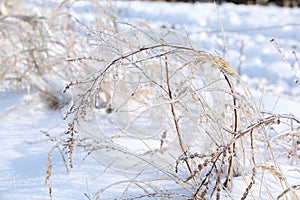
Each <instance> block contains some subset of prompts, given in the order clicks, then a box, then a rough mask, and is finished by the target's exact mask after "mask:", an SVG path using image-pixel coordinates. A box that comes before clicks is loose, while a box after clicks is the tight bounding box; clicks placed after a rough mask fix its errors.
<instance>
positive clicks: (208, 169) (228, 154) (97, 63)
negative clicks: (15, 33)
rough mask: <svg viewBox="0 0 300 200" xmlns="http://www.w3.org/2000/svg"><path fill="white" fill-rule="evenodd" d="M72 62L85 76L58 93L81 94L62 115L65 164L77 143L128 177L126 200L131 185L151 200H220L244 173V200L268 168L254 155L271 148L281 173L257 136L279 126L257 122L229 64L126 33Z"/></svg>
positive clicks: (174, 38) (150, 35)
mask: <svg viewBox="0 0 300 200" xmlns="http://www.w3.org/2000/svg"><path fill="white" fill-rule="evenodd" d="M70 61H74V62H75V61H78V62H82V63H85V64H86V65H87V66H89V69H90V70H91V72H90V74H89V75H88V76H87V77H86V78H84V79H80V80H79V79H77V80H75V81H73V82H70V83H69V84H68V85H67V86H66V87H65V91H66V90H68V89H69V88H70V87H72V88H77V89H76V91H77V92H78V93H77V96H78V98H76V99H74V102H73V104H72V105H71V107H70V109H69V111H68V112H67V115H66V117H67V116H71V122H70V123H69V129H68V130H67V132H66V134H67V135H69V139H68V140H67V143H66V147H67V148H68V152H69V158H70V160H69V161H70V164H72V155H73V152H74V148H75V145H77V144H79V145H80V146H82V147H83V148H85V150H87V151H88V152H89V154H92V155H93V157H95V158H96V159H97V160H99V162H100V163H102V164H103V165H104V166H106V167H107V168H110V169H114V170H116V171H118V172H121V173H122V174H124V175H125V177H127V178H128V181H127V186H124V188H125V189H124V193H123V196H126V195H127V196H128V197H132V195H133V193H132V191H131V190H130V188H131V187H130V186H131V185H135V186H137V185H138V187H139V188H140V189H141V191H142V192H141V193H144V195H146V196H147V195H148V196H149V197H150V196H154V194H155V196H156V197H171V196H174V197H175V196H177V197H178V196H186V197H193V198H196V199H203V198H212V197H216V198H220V196H221V195H222V191H223V192H224V191H226V190H228V189H230V188H231V183H232V179H233V177H237V176H243V177H244V176H245V175H246V174H250V177H249V178H245V179H248V181H247V182H248V183H247V187H246V188H245V192H244V194H243V196H242V198H246V197H247V196H248V194H249V191H250V190H251V188H252V186H253V184H255V177H256V171H257V169H256V168H257V167H258V166H260V167H261V169H262V168H263V169H268V166H267V165H266V164H265V161H266V160H259V159H258V158H257V156H256V155H258V154H261V152H260V151H261V148H258V146H259V147H264V146H268V148H267V152H268V154H269V155H270V156H271V159H270V161H269V162H274V163H273V165H274V166H275V167H274V168H273V169H274V170H275V171H276V172H277V174H279V175H280V174H281V171H280V167H279V166H278V163H277V161H276V157H275V156H274V152H273V149H272V145H271V144H270V140H269V138H268V134H267V133H266V130H265V128H264V127H265V125H269V124H273V123H276V122H277V118H276V117H275V116H271V117H269V118H268V117H267V118H263V117H262V116H261V115H260V113H259V111H258V110H257V108H256V106H255V104H254V102H253V100H252V97H251V94H250V93H249V91H248V89H247V87H246V86H244V87H240V88H237V89H236V88H235V84H234V83H235V82H236V81H237V80H238V79H239V77H238V75H237V74H236V73H235V72H234V70H232V68H231V67H230V65H229V64H228V63H227V62H226V61H224V60H223V59H222V58H220V57H217V56H213V55H212V54H210V53H208V52H206V51H205V50H203V49H202V48H201V47H199V46H197V45H195V44H194V43H192V42H191V41H190V40H189V39H188V37H186V36H184V35H181V34H179V33H176V32H173V31H171V30H167V29H151V28H141V29H138V28H135V27H132V30H131V31H127V32H124V33H122V34H117V35H115V36H113V37H111V38H110V39H108V40H106V41H105V42H103V43H102V44H99V45H98V47H96V48H95V50H94V51H93V52H92V53H91V54H90V56H88V57H75V58H71V59H70ZM239 81H240V80H239ZM242 85H244V84H242ZM151 174H152V177H151ZM153 176H154V177H155V178H154V179H153ZM149 177H151V178H149ZM150 179H151V180H150ZM157 182H160V185H161V187H162V188H164V189H161V188H160V187H155V186H154V185H155V184H157ZM279 182H280V183H281V184H282V185H284V184H286V183H285V180H284V179H280V180H279ZM122 184H124V182H122V181H121V182H117V183H114V184H112V185H109V186H108V187H107V188H104V189H102V190H100V191H99V193H97V194H96V197H97V195H105V191H106V190H108V189H109V188H110V187H112V186H114V185H122ZM125 184H126V182H125ZM166 186H168V187H167V188H166ZM132 187H134V186H132ZM176 188H177V189H179V190H177V189H176ZM284 188H285V187H284ZM167 191H169V193H168V192H167ZM166 193H168V195H170V196H168V195H166ZM159 195H161V196H159ZM137 196H139V195H137ZM142 196H143V195H142ZM142 196H141V198H142Z"/></svg>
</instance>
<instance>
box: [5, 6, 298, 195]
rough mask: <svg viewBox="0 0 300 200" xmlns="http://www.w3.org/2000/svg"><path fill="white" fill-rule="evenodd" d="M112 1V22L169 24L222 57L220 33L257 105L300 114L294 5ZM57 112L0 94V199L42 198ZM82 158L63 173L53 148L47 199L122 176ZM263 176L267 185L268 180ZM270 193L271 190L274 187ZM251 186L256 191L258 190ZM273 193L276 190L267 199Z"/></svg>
mask: <svg viewBox="0 0 300 200" xmlns="http://www.w3.org/2000/svg"><path fill="white" fill-rule="evenodd" d="M28 2H29V1H28ZM112 4H113V5H114V6H115V9H116V13H117V15H118V21H120V22H128V23H130V24H139V23H140V24H142V23H143V22H146V23H147V24H148V25H149V26H151V27H166V28H172V29H175V30H177V31H179V32H182V33H184V34H188V35H189V37H190V38H191V40H193V41H194V42H195V43H197V44H199V45H200V46H202V47H203V48H204V49H206V50H207V51H210V52H211V53H213V54H215V55H217V54H220V55H222V56H223V55H224V56H225V57H226V56H227V55H225V49H224V43H223V35H224V34H225V37H226V41H227V46H228V50H229V57H230V63H231V65H232V67H233V68H234V69H235V70H236V71H239V72H240V73H241V76H242V78H243V80H244V81H245V83H246V84H248V86H249V87H250V88H251V91H252V92H253V95H254V98H255V99H256V100H257V102H258V103H260V101H262V105H263V110H265V111H270V112H274V113H282V114H290V113H292V114H294V115H295V116H298V117H300V103H299V102H300V85H299V83H298V84H297V83H295V79H297V78H300V69H299V68H300V66H299V63H298V64H297V60H296V59H295V55H298V56H299V55H300V34H299V32H300V23H299V19H300V9H299V8H280V7H277V6H272V5H270V6H268V7H264V6H254V5H252V6H246V5H234V4H223V5H220V6H218V8H216V6H215V5H214V4H210V3H205V4H200V3H196V4H188V3H164V2H140V1H112ZM52 5H54V4H49V6H52ZM88 6H89V5H88V4H84V3H83V4H78V7H77V8H76V9H77V10H76V13H74V15H76V16H77V18H78V19H80V20H86V19H88V16H89V14H90V13H89V12H92V11H93V9H90V8H89V7H88ZM33 12H34V11H33ZM218 15H219V17H218ZM220 22H221V24H222V26H223V28H224V34H223V33H222V30H221V26H220ZM86 23H89V21H88V20H86ZM90 25H91V26H93V24H90ZM293 52H294V53H293ZM65 111H66V108H63V109H61V110H58V111H53V110H49V109H48V108H47V106H46V105H44V104H43V102H42V100H41V99H40V98H39V96H38V94H37V93H35V92H32V93H30V94H27V93H22V92H12V91H1V93H0V199H3V200H14V199H49V194H48V188H47V185H46V184H45V175H46V169H47V167H46V164H47V158H48V152H49V151H50V150H51V148H52V147H53V146H54V145H55V144H56V142H55V138H52V140H53V141H49V137H50V136H52V137H53V136H55V137H59V136H60V134H63V132H64V131H65V130H66V128H67V123H66V122H65V121H64V120H63V119H62V118H63V115H64V112H65ZM298 127H299V126H298ZM298 134H299V130H298ZM298 154H299V150H298ZM85 155H86V153H84V152H80V151H76V153H75V155H74V161H73V164H74V168H73V169H71V170H70V171H69V172H67V170H66V168H65V167H64V162H63V160H62V158H61V155H60V154H59V151H54V154H53V172H52V177H51V184H52V190H53V191H52V193H53V199H58V200H63V199H66V200H67V199H89V197H92V196H93V194H94V193H96V192H97V191H99V189H101V188H102V187H103V186H107V185H109V183H112V184H113V183H115V182H118V181H120V182H121V181H122V180H123V176H122V174H120V173H118V172H115V171H113V170H112V169H109V168H108V169H105V167H104V166H101V165H100V164H99V162H97V161H96V160H94V159H92V158H91V157H87V159H84V158H85ZM283 166H284V171H285V172H287V173H286V176H287V177H288V178H289V181H290V184H300V178H299V177H300V174H299V170H300V163H299V161H298V162H294V164H293V165H289V164H287V163H284V165H283ZM289 170H290V171H289ZM104 172H105V173H104ZM266 179H270V181H269V182H272V177H267V178H266ZM236 181H237V183H240V182H242V181H240V180H236ZM233 185H234V186H236V185H237V184H236V185H235V183H233ZM270 187H271V188H272V187H273V186H270ZM238 188H239V187H236V190H233V192H232V194H231V196H232V198H233V199H238V198H240V197H241V196H242V193H243V191H239V189H238ZM273 190H274V191H276V185H274V188H273ZM122 191H123V190H122ZM122 191H118V188H117V187H116V189H115V188H114V192H115V194H117V195H118V196H122ZM255 191H257V192H258V193H259V188H256V190H255ZM110 192H111V191H110ZM258 193H257V195H254V196H255V197H256V198H257V199H260V198H261V199H268V198H270V197H268V196H267V195H265V196H264V195H263V194H258ZM104 194H105V193H104ZM279 194H280V191H277V193H276V194H274V196H273V197H277V195H279ZM111 195H112V196H114V194H111ZM298 195H299V192H298ZM105 197H107V198H109V196H103V198H104V199H105ZM248 197H249V198H251V196H248Z"/></svg>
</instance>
